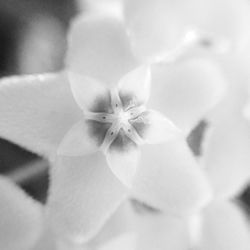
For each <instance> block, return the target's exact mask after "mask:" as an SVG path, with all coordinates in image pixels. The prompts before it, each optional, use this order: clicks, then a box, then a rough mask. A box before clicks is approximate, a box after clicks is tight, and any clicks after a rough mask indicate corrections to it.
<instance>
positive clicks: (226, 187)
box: [202, 89, 250, 198]
mask: <svg viewBox="0 0 250 250" xmlns="http://www.w3.org/2000/svg"><path fill="white" fill-rule="evenodd" d="M242 91H243V92H245V91H244V89H242ZM245 94H246V93H239V92H237V91H236V90H234V91H232V92H231V93H230V95H228V96H227V98H226V99H225V100H224V102H223V103H222V104H221V105H220V106H218V107H217V108H216V110H215V111H214V112H212V116H213V117H211V116H210V117H209V124H210V126H211V130H210V131H208V133H207V136H206V137H205V140H204V142H203V144H204V149H203V158H202V161H203V164H204V166H205V170H206V172H207V174H208V177H209V179H210V181H211V183H212V186H213V188H214V192H215V195H217V196H219V197H224V198H225V197H227V198H228V197H234V196H235V195H236V194H238V193H239V192H240V191H242V190H243V189H244V187H245V186H246V185H247V184H248V181H249V177H250V168H249V163H250V154H249V148H250V140H249V136H250V126H249V123H248V122H247V121H246V120H245V119H244V117H243V116H242V107H243V105H244V101H245V98H246V96H245Z"/></svg>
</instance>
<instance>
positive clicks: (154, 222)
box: [135, 214, 189, 250]
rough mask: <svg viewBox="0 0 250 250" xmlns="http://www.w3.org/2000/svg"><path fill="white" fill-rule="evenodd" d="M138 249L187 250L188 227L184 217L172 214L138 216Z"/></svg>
mask: <svg viewBox="0 0 250 250" xmlns="http://www.w3.org/2000/svg"><path fill="white" fill-rule="evenodd" d="M135 221H136V228H137V231H138V239H137V248H136V249H137V250H152V249H157V250H166V249H169V250H186V249H188V248H189V237H188V236H189V235H188V228H187V225H186V223H185V220H184V219H183V218H179V217H174V216H171V215H164V214H158V215H148V216H139V215H138V216H137V218H136V219H135Z"/></svg>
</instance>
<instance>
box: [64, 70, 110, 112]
mask: <svg viewBox="0 0 250 250" xmlns="http://www.w3.org/2000/svg"><path fill="white" fill-rule="evenodd" d="M68 77H69V82H70V86H71V90H72V93H73V96H74V98H75V100H76V102H77V104H78V105H79V107H80V108H81V109H82V110H85V111H86V110H92V109H93V107H94V106H95V103H96V102H97V101H98V99H103V98H105V97H107V95H108V93H107V89H106V88H105V86H104V84H102V83H101V82H98V81H97V80H95V79H93V78H90V77H87V76H84V75H80V74H78V73H74V72H69V73H68Z"/></svg>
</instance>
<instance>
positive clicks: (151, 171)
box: [133, 137, 211, 214]
mask: <svg viewBox="0 0 250 250" xmlns="http://www.w3.org/2000/svg"><path fill="white" fill-rule="evenodd" d="M141 158H142V159H141V161H140V165H139V167H138V170H137V175H136V177H135V181H134V185H133V191H134V195H135V197H136V198H138V199H139V200H142V201H144V202H146V203H148V204H149V205H151V206H153V207H156V208H159V209H161V210H165V211H169V212H171V213H176V214H187V213H190V212H194V211H196V210H197V209H200V208H201V207H202V206H204V205H205V204H206V203H207V202H208V201H209V199H210V198H211V189H210V186H209V185H208V182H207V179H206V178H205V175H204V174H203V172H202V171H201V170H200V169H199V167H198V165H197V163H196V161H195V159H194V157H193V155H192V154H191V152H190V150H189V148H188V146H187V144H186V142H185V140H184V138H181V137H175V138H173V139H172V140H169V141H168V142H167V143H165V144H160V145H145V146H144V147H143V148H142V157H141Z"/></svg>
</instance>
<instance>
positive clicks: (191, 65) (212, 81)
mask: <svg viewBox="0 0 250 250" xmlns="http://www.w3.org/2000/svg"><path fill="white" fill-rule="evenodd" d="M152 86H153V87H152V90H151V95H150V100H149V104H148V105H150V106H151V107H152V108H154V109H156V110H158V111H160V112H162V113H163V114H165V115H166V116H167V117H168V118H169V119H170V120H172V121H173V122H174V123H175V125H176V126H177V127H179V128H181V129H182V130H184V132H186V133H188V132H190V130H191V129H192V128H194V127H195V126H196V125H197V123H198V122H199V121H200V120H201V119H202V118H203V117H204V116H205V114H206V113H207V112H208V111H209V110H210V109H211V108H212V107H213V106H214V105H215V104H217V103H218V101H220V99H221V98H222V96H223V94H224V91H225V80H224V77H223V75H222V73H221V72H220V70H219V68H218V67H217V65H216V64H215V63H214V62H213V61H209V60H205V59H192V60H187V61H182V62H179V63H175V64H171V65H170V64H165V65H164V64H159V65H156V66H155V67H154V68H153V70H152Z"/></svg>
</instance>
